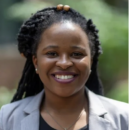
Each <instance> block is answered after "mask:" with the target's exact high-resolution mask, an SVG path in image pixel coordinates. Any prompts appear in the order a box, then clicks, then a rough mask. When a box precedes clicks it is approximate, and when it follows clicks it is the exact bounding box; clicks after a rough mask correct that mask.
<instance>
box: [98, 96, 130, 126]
mask: <svg viewBox="0 0 130 130" xmlns="http://www.w3.org/2000/svg"><path fill="white" fill-rule="evenodd" d="M98 97H99V99H100V100H101V102H102V104H103V106H104V108H105V109H106V110H107V112H108V113H109V115H110V116H111V117H112V118H113V119H115V120H118V121H119V122H121V124H124V125H126V126H128V121H129V105H128V104H127V103H125V102H121V101H117V100H113V99H110V98H106V97H103V96H98Z"/></svg>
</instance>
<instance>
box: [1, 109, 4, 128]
mask: <svg viewBox="0 0 130 130" xmlns="http://www.w3.org/2000/svg"><path fill="white" fill-rule="evenodd" d="M2 118H3V109H2V108H1V110H0V130H4V129H3V126H2V125H3V124H2Z"/></svg>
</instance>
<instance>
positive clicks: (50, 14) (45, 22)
mask: <svg viewBox="0 0 130 130" xmlns="http://www.w3.org/2000/svg"><path fill="white" fill-rule="evenodd" d="M64 20H67V21H71V22H73V23H76V24H78V25H79V26H80V27H81V28H82V29H83V31H84V32H85V33H86V35H87V36H88V39H89V45H90V49H91V55H92V58H93V63H92V66H91V70H92V72H91V74H90V76H89V79H88V80H87V82H86V84H85V85H86V86H87V87H88V89H90V90H91V91H93V92H94V93H96V94H99V95H103V88H102V84H101V82H100V79H99V76H98V73H97V64H98V56H99V54H100V53H101V52H102V49H101V46H100V42H99V37H98V30H97V29H96V27H95V25H94V24H93V22H92V20H91V19H89V20H87V19H86V18H85V17H84V16H82V15H81V14H80V13H78V12H77V11H75V10H74V9H72V8H70V10H69V11H65V10H60V11H59V10H57V8H56V7H51V8H50V7H49V8H45V9H43V10H40V11H38V12H36V13H35V14H34V15H32V16H31V17H30V19H29V20H27V21H26V22H24V23H23V25H22V26H21V28H20V31H19V34H18V50H19V52H20V53H23V54H24V56H25V57H26V59H27V60H26V63H25V66H24V70H23V73H22V77H21V79H20V82H19V84H18V89H17V92H16V94H15V95H14V97H13V99H12V101H11V102H14V101H17V100H20V99H22V98H25V97H28V96H32V95H36V94H37V93H39V92H40V91H42V89H43V86H44V85H43V83H42V81H41V80H40V78H39V76H38V75H37V74H36V72H35V68H34V65H33V62H32V56H33V55H36V50H37V47H38V43H39V39H40V36H41V34H42V33H43V32H44V31H45V30H46V29H47V28H48V27H50V26H51V25H52V24H54V23H59V22H61V21H64Z"/></svg>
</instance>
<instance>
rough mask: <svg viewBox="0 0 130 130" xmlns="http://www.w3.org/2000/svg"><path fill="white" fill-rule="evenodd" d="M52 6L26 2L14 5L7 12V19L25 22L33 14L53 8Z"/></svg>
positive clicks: (44, 3)
mask: <svg viewBox="0 0 130 130" xmlns="http://www.w3.org/2000/svg"><path fill="white" fill-rule="evenodd" d="M51 5H52V4H50V3H48V2H42V1H39V2H37V1H32V2H29V1H24V2H19V3H15V4H13V5H12V6H11V7H10V8H9V9H8V11H7V12H6V14H7V17H8V18H11V19H14V20H20V21H21V20H22V21H23V20H25V19H27V18H29V17H30V16H31V14H33V13H35V12H36V11H38V10H40V9H43V8H45V7H48V6H51Z"/></svg>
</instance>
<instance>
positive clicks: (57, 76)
mask: <svg viewBox="0 0 130 130" xmlns="http://www.w3.org/2000/svg"><path fill="white" fill-rule="evenodd" d="M55 77H56V78H57V79H71V78H73V77H74V76H73V75H55Z"/></svg>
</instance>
